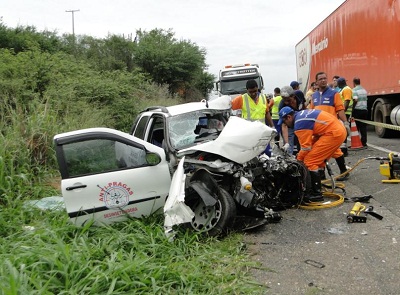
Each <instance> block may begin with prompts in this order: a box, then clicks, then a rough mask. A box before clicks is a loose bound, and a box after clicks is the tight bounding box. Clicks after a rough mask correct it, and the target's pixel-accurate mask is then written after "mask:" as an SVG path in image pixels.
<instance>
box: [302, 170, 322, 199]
mask: <svg viewBox="0 0 400 295" xmlns="http://www.w3.org/2000/svg"><path fill="white" fill-rule="evenodd" d="M309 172H310V177H311V188H310V189H309V190H308V192H307V193H306V196H305V198H304V200H305V202H322V201H323V200H324V197H323V196H322V192H321V177H320V175H319V171H309Z"/></svg>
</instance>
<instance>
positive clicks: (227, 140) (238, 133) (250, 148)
mask: <svg viewBox="0 0 400 295" xmlns="http://www.w3.org/2000/svg"><path fill="white" fill-rule="evenodd" d="M273 132H276V130H275V129H273V128H270V127H268V126H266V125H265V124H262V123H261V122H258V121H256V122H250V121H247V120H244V119H242V118H239V117H230V118H229V121H228V123H227V124H226V126H225V128H224V129H223V130H222V132H221V134H220V135H219V137H218V138H217V139H216V140H214V141H209V142H206V143H203V144H199V145H196V146H193V147H190V148H187V149H182V150H180V151H179V153H178V155H180V156H183V155H185V154H187V153H189V152H192V151H204V152H209V153H213V154H217V155H221V156H223V157H225V158H227V159H229V160H232V161H234V162H236V163H240V164H243V163H245V162H247V161H249V160H251V159H253V158H254V157H256V156H258V155H260V154H261V153H262V152H263V151H264V150H265V148H266V147H267V145H268V143H269V141H270V139H271V135H272V133H273Z"/></svg>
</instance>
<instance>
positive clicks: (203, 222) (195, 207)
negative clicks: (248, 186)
mask: <svg viewBox="0 0 400 295" xmlns="http://www.w3.org/2000/svg"><path fill="white" fill-rule="evenodd" d="M189 207H190V208H191V209H192V211H193V212H194V214H195V216H194V217H193V220H192V221H191V222H190V223H189V224H188V225H187V226H188V227H189V228H190V229H191V230H193V231H196V232H201V233H204V234H206V235H208V236H212V237H217V236H224V235H225V234H226V233H227V232H228V231H229V227H230V226H231V225H232V224H233V221H234V218H235V217H236V204H235V201H234V200H233V198H232V196H231V195H230V194H229V193H228V192H227V191H226V190H224V189H222V188H220V189H219V193H218V200H217V202H216V203H215V205H213V206H208V207H207V206H205V204H204V202H203V200H202V199H201V198H200V197H198V198H196V201H195V202H193V203H192V204H191V205H189Z"/></svg>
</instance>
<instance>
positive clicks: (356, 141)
mask: <svg viewBox="0 0 400 295" xmlns="http://www.w3.org/2000/svg"><path fill="white" fill-rule="evenodd" d="M350 135H351V146H350V148H349V150H357V149H363V148H364V146H363V145H362V143H361V138H360V134H358V130H357V125H356V121H354V119H351V122H350Z"/></svg>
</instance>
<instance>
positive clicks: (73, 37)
mask: <svg viewBox="0 0 400 295" xmlns="http://www.w3.org/2000/svg"><path fill="white" fill-rule="evenodd" d="M77 11H79V9H75V10H66V11H65V12H71V14H72V42H73V44H74V47H75V24H74V13H75V12H77Z"/></svg>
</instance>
